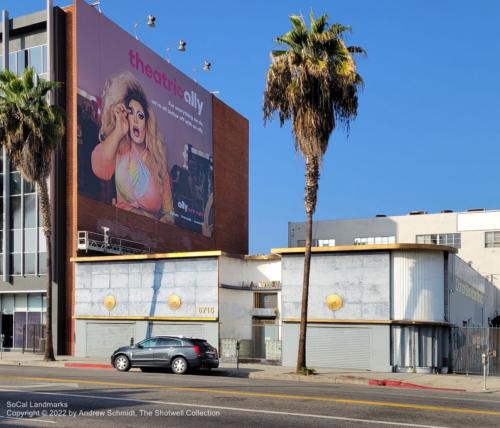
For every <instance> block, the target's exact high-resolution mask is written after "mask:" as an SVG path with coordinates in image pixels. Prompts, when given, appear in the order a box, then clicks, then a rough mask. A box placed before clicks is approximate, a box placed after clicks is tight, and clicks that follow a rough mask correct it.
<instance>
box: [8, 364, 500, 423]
mask: <svg viewBox="0 0 500 428" xmlns="http://www.w3.org/2000/svg"><path fill="white" fill-rule="evenodd" d="M0 425H1V426H33V427H48V426H54V427H57V426H59V427H86V428H89V427H120V428H125V427H142V426H144V427H156V426H158V427H160V426H161V427H164V426H168V427H177V426H180V427H196V428H199V427H200V426H202V427H218V428H220V427H221V426H237V427H239V428H242V427H265V426H273V427H303V426H314V427H327V426H328V427H332V426H335V427H337V426H339V427H344V426H345V427H351V426H356V427H357V426H407V427H431V426H432V427H468V428H470V427H474V428H479V427H495V426H500V394H496V393H477V394H471V393H458V392H442V391H441V392H440V391H422V390H407V389H397V388H394V389H393V388H380V387H364V386H355V385H326V384H317V383H307V382H289V381H286V382H285V381H267V380H251V379H242V378H229V377H222V376H217V373H216V372H215V373H213V374H208V373H200V374H194V375H185V376H176V375H173V374H171V373H161V372H160V373H141V372H139V371H130V372H128V373H119V372H116V371H112V370H91V369H68V368H45V367H16V366H1V367H0Z"/></svg>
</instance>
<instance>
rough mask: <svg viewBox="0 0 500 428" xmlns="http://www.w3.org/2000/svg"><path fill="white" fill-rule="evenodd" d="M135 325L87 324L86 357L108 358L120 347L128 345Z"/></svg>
mask: <svg viewBox="0 0 500 428" xmlns="http://www.w3.org/2000/svg"><path fill="white" fill-rule="evenodd" d="M134 332H135V323H109V322H107V323H90V322H89V323H87V352H86V356H87V357H109V356H111V354H112V352H113V351H114V350H115V349H116V348H119V347H120V346H127V345H129V344H130V338H131V337H134Z"/></svg>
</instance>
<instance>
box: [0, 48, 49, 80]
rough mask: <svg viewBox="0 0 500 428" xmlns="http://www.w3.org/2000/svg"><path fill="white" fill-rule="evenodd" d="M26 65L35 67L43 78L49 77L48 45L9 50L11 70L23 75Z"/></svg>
mask: <svg viewBox="0 0 500 428" xmlns="http://www.w3.org/2000/svg"><path fill="white" fill-rule="evenodd" d="M0 58H1V57H0ZM2 66H3V65H2ZM26 67H33V68H34V69H35V72H36V74H38V75H39V76H40V77H41V78H43V79H46V78H47V45H40V46H33V47H31V48H28V49H21V50H18V51H12V52H9V70H10V71H12V72H13V73H15V74H17V75H21V74H22V73H23V71H24V69H25V68H26Z"/></svg>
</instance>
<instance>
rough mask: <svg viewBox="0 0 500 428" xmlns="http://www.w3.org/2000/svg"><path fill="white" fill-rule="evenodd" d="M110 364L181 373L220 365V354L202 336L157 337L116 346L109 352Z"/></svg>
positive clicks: (125, 369)
mask: <svg viewBox="0 0 500 428" xmlns="http://www.w3.org/2000/svg"><path fill="white" fill-rule="evenodd" d="M111 364H112V365H113V367H115V368H116V370H118V371H121V372H126V371H128V370H130V368H131V367H140V368H141V369H142V370H143V371H147V370H148V369H149V370H151V369H152V368H155V367H156V368H171V369H172V371H173V372H174V373H175V374H184V373H186V372H187V371H188V370H189V369H198V368H208V369H212V368H217V367H219V356H218V355H217V349H215V348H214V347H213V346H212V345H210V344H209V343H208V342H207V341H206V340H205V339H191V338H185V337H178V336H156V337H151V338H149V339H145V340H143V341H142V342H139V343H137V344H135V345H132V346H123V347H121V348H118V349H117V350H116V351H114V352H113V355H111Z"/></svg>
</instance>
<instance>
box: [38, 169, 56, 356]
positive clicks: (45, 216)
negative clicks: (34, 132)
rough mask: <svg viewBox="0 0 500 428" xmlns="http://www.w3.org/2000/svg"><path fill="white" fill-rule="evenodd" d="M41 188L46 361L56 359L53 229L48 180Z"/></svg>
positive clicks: (42, 182)
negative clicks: (45, 268) (53, 314)
mask: <svg viewBox="0 0 500 428" xmlns="http://www.w3.org/2000/svg"><path fill="white" fill-rule="evenodd" d="M38 188H39V189H40V211H41V213H42V229H43V233H44V234H45V240H46V241H47V317H46V331H45V354H44V360H45V361H55V357H54V343H53V340H52V237H51V235H52V229H51V224H50V202H49V191H48V189H47V180H46V179H45V178H43V179H41V180H40V181H39V182H38Z"/></svg>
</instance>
